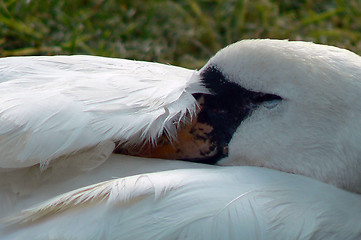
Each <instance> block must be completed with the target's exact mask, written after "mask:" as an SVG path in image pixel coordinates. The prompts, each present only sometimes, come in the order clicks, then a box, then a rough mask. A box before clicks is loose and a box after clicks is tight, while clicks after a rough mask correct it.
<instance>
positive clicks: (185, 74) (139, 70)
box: [0, 56, 205, 168]
mask: <svg viewBox="0 0 361 240" xmlns="http://www.w3.org/2000/svg"><path fill="white" fill-rule="evenodd" d="M204 91H205V89H203V87H202V86H201V85H200V84H199V81H198V77H197V72H196V71H192V70H188V69H184V68H179V67H175V66H170V65H163V64H158V63H149V62H140V61H130V60H123V59H113V58H103V57H95V56H54V57H11V58H2V59H0V167H1V168H19V167H27V166H31V165H35V164H38V163H40V164H42V165H43V166H46V165H47V163H48V162H49V161H51V160H53V159H55V158H58V157H60V156H64V155H67V154H71V153H74V152H76V151H79V150H82V149H85V148H91V147H94V146H96V145H97V144H99V143H102V142H105V141H107V140H111V141H117V142H120V143H121V144H124V143H125V144H137V145H139V144H142V143H143V142H145V141H150V142H152V143H155V142H156V140H157V139H158V138H159V136H161V135H162V134H166V135H168V136H169V137H170V138H172V137H174V136H175V135H176V128H177V124H178V123H179V122H180V121H183V120H184V119H185V118H186V116H191V115H192V114H194V112H195V109H196V106H197V103H196V101H195V99H194V98H193V97H192V95H191V94H192V93H194V92H204Z"/></svg>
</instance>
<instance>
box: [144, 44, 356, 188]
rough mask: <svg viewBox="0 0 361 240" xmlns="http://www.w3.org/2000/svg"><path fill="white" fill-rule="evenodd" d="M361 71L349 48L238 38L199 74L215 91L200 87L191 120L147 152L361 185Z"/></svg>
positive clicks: (198, 78)
mask: <svg viewBox="0 0 361 240" xmlns="http://www.w3.org/2000/svg"><path fill="white" fill-rule="evenodd" d="M360 76H361V57H359V56H358V55H356V54H354V53H352V52H350V51H347V50H344V49H340V48H336V47H331V46H326V45H318V44H313V43H309V42H298V41H287V40H269V39H265V40H243V41H240V42H237V43H234V44H232V45H230V46H228V47H226V48H224V49H222V50H220V51H219V52H218V53H217V54H216V55H215V56H214V57H212V58H211V59H210V60H209V62H208V63H207V64H206V65H205V66H204V67H203V68H202V69H200V70H199V71H198V72H197V74H195V75H194V76H193V77H195V78H197V79H196V81H198V82H201V84H203V85H204V86H205V87H206V88H207V91H206V92H208V93H206V94H204V93H198V94H193V96H194V97H195V98H196V99H198V102H199V106H200V108H199V110H198V112H197V116H195V117H193V121H192V123H191V124H189V125H185V126H183V127H182V128H181V130H180V131H179V132H178V136H177V139H176V141H175V142H172V143H171V144H170V143H169V141H165V143H164V142H163V140H164V138H163V139H161V141H159V142H158V146H157V147H156V148H155V149H152V152H151V154H149V155H147V156H150V157H160V158H168V159H183V160H188V161H195V162H202V163H211V164H218V165H252V166H261V167H267V168H273V169H278V170H281V171H284V172H289V173H295V174H301V175H305V176H309V177H312V178H314V179H318V180H320V181H323V182H326V183H330V184H333V185H335V186H338V187H341V188H344V189H348V190H350V191H354V192H361V159H360V157H361V144H360V143H361V77H360ZM138 155H139V154H138ZM143 155H144V154H143Z"/></svg>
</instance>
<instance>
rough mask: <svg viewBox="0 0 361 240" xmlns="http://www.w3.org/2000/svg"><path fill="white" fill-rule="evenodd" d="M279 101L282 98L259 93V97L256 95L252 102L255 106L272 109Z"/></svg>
mask: <svg viewBox="0 0 361 240" xmlns="http://www.w3.org/2000/svg"><path fill="white" fill-rule="evenodd" d="M281 101H282V98H281V97H280V96H278V95H275V94H264V93H259V95H257V96H256V97H255V98H254V100H253V102H254V103H256V104H257V105H262V106H264V107H265V108H268V109H273V108H275V107H277V106H278V104H279V103H280V102H281Z"/></svg>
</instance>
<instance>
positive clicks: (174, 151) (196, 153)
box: [116, 94, 228, 164]
mask: <svg viewBox="0 0 361 240" xmlns="http://www.w3.org/2000/svg"><path fill="white" fill-rule="evenodd" d="M196 98H197V101H198V104H199V108H198V110H197V115H196V116H193V117H192V121H188V123H183V124H181V126H180V127H179V130H178V132H177V136H176V137H175V138H174V139H173V140H171V141H170V140H169V139H168V138H167V137H166V136H162V137H161V138H160V139H159V141H158V143H157V144H156V146H152V145H151V144H145V145H143V146H142V147H141V148H138V149H132V150H129V149H127V150H124V149H121V150H120V151H119V149H117V151H116V153H122V154H128V155H135V156H140V157H150V158H162V159H178V160H185V161H191V162H199V163H207V164H215V163H216V162H217V161H218V160H219V159H220V158H221V157H224V156H226V155H227V154H228V146H220V145H219V143H218V142H217V140H216V137H215V136H214V132H215V131H214V128H213V126H211V124H210V123H209V122H207V121H202V120H201V118H200V116H202V113H203V111H204V95H203V94H199V95H197V96H196Z"/></svg>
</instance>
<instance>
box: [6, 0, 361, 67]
mask: <svg viewBox="0 0 361 240" xmlns="http://www.w3.org/2000/svg"><path fill="white" fill-rule="evenodd" d="M247 38H278V39H292V40H306V41H313V42H317V43H323V44H330V45H335V46H339V47H343V48H347V49H350V50H352V51H354V52H356V53H358V54H361V41H360V40H361V0H349V1H343V0H342V1H341V0H334V1H330V0H328V1H326V0H299V1H297V0H279V1H275V0H243V1H236V0H224V1H222V0H202V1H201V0H199V1H192V0H179V1H169V0H158V1H143V0H125V1H116V0H62V1H55V0H0V56H12V55H54V54H92V55H101V56H108V57H121V58H129V59H137V60H146V61H156V62H163V63H170V64H174V65H179V66H183V67H189V68H200V67H201V66H202V65H203V64H204V63H205V62H206V61H207V60H208V58H209V57H211V56H212V55H213V54H214V53H215V52H216V51H217V50H219V49H220V48H222V47H224V46H226V45H228V44H230V43H233V42H236V41H238V40H241V39H247Z"/></svg>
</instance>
